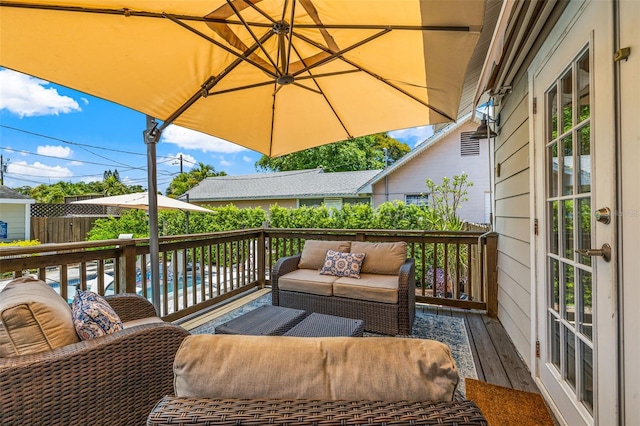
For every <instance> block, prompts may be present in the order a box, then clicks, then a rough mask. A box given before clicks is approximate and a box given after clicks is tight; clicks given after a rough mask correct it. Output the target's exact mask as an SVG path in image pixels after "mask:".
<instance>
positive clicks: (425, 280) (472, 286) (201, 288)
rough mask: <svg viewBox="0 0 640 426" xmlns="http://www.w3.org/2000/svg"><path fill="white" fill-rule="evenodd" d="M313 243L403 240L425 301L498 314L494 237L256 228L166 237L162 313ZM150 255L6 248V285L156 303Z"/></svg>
mask: <svg viewBox="0 0 640 426" xmlns="http://www.w3.org/2000/svg"><path fill="white" fill-rule="evenodd" d="M307 239H322V240H349V241H370V242H390V241H406V242H407V243H408V247H409V248H408V256H410V257H413V258H414V259H415V260H416V300H417V301H418V302H425V303H434V304H440V305H447V306H455V307H459V308H467V309H479V310H486V311H487V313H488V314H489V315H496V314H497V281H496V275H495V271H496V268H495V265H496V253H497V250H496V249H497V247H496V241H497V236H496V235H495V234H493V233H484V234H483V233H481V232H433V231H403V230H333V229H272V228H256V229H244V230H238V231H229V232H217V233H210V234H190V235H179V236H171V237H161V238H160V247H159V253H160V265H159V281H160V293H161V294H160V303H161V306H160V314H161V316H162V317H163V318H165V319H166V320H168V321H173V320H176V319H179V318H183V317H186V316H188V315H191V314H193V313H196V312H198V311H200V310H202V309H205V308H208V307H211V306H213V305H215V304H218V303H220V302H222V301H224V300H226V299H228V298H230V297H233V296H235V295H238V294H240V293H242V292H245V291H248V290H250V289H252V288H255V287H264V286H266V285H268V284H269V276H270V271H271V267H272V266H273V265H274V264H275V262H276V261H277V260H278V258H280V257H282V256H286V255H292V254H295V253H299V252H300V251H301V250H302V247H303V245H304V241H305V240H307ZM149 261H150V256H149V240H148V239H144V238H141V239H118V240H107V241H90V242H89V241H87V242H79V243H66V244H43V245H40V246H32V247H21V248H19V247H8V248H0V274H2V276H1V278H2V280H3V282H7V281H8V280H10V279H12V278H13V277H17V276H20V275H23V274H25V273H31V274H36V275H37V276H38V277H39V278H40V279H42V280H44V281H46V282H48V283H49V284H50V285H51V286H52V287H53V288H54V289H56V290H57V291H58V292H59V293H60V295H61V296H62V297H63V298H65V299H67V300H68V301H71V300H72V299H73V296H74V294H75V289H76V288H79V289H82V290H87V289H89V290H93V291H96V292H98V293H100V294H110V293H124V292H137V293H139V294H142V295H143V296H145V297H147V298H149V299H150V298H151V279H150V275H151V273H150V265H149Z"/></svg>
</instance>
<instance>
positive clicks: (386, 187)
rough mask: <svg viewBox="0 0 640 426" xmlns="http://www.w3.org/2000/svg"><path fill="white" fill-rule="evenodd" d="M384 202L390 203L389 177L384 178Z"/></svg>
mask: <svg viewBox="0 0 640 426" xmlns="http://www.w3.org/2000/svg"><path fill="white" fill-rule="evenodd" d="M384 200H385V201H389V176H385V177H384Z"/></svg>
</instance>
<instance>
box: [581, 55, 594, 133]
mask: <svg viewBox="0 0 640 426" xmlns="http://www.w3.org/2000/svg"><path fill="white" fill-rule="evenodd" d="M589 85H590V82H589V51H587V52H585V54H584V55H583V56H582V57H581V58H580V59H578V102H579V104H578V105H579V111H580V119H579V121H580V122H582V121H584V120H586V119H587V118H589V117H590V116H591V105H590V104H591V100H590V98H589Z"/></svg>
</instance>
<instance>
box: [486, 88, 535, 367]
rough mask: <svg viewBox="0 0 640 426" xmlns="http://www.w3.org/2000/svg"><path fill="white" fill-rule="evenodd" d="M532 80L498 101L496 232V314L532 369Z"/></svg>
mask: <svg viewBox="0 0 640 426" xmlns="http://www.w3.org/2000/svg"><path fill="white" fill-rule="evenodd" d="M528 113H529V108H528V81H527V78H521V79H520V80H519V81H518V82H517V83H516V84H515V85H514V87H513V91H512V93H511V94H509V96H508V97H505V98H504V99H503V101H502V104H501V105H500V119H501V128H500V136H499V137H498V139H497V141H496V146H495V157H494V161H495V164H496V166H498V165H499V167H500V176H496V177H495V182H496V184H495V231H496V232H497V233H498V234H499V237H498V317H499V318H500V321H501V322H502V325H503V326H504V328H505V330H506V331H507V333H508V334H509V336H510V337H511V340H512V341H513V343H514V345H515V346H516V349H517V350H518V352H520V354H521V356H522V358H523V359H524V360H525V362H526V363H527V365H528V366H529V368H530V369H533V366H532V365H531V363H532V357H531V356H530V354H531V351H532V347H533V342H532V337H531V330H532V316H531V306H532V304H531V301H532V292H531V255H530V250H531V244H530V243H531V241H530V240H531V237H530V235H531V232H532V228H531V226H532V225H531V223H532V221H531V213H530V203H531V201H530V189H529V183H530V179H531V176H530V164H529V155H530V153H529V117H528Z"/></svg>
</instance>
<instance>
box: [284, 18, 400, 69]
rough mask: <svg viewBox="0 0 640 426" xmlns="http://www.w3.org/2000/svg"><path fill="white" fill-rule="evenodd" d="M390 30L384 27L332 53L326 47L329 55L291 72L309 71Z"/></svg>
mask: <svg viewBox="0 0 640 426" xmlns="http://www.w3.org/2000/svg"><path fill="white" fill-rule="evenodd" d="M390 31H391V29H390V28H386V29H384V30H383V31H380V32H379V33H376V34H374V35H372V36H369V37H367V38H365V39H363V40H360V41H359V42H358V43H356V44H354V45H351V46H349V47H347V48H345V49H342V50H339V51H337V52H333V53H332V52H331V51H330V50H329V49H326V52H327V53H330V55H329V56H327V57H326V58H324V59H321V60H319V61H318V62H315V63H313V64H311V65H309V66H307V67H304V68H302V69H301V70H298V71H296V72H295V73H294V74H293V76H294V77H295V76H297V75H298V74H300V73H303V72H307V71H309V70H310V69H313V68H315V67H318V66H320V65H323V64H325V63H327V62H329V61H332V60H334V59H335V58H337V57H340V56H342V55H344V54H345V53H347V52H349V51H351V50H353V49H357V48H358V47H360V46H362V45H363V44H366V43H369V42H370V41H373V40H375V39H377V38H378V37H381V36H383V35H385V34H387V33H389V32H390ZM305 41H306V40H305Z"/></svg>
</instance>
